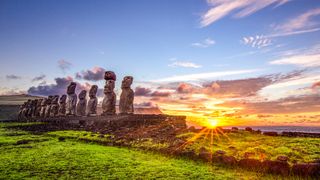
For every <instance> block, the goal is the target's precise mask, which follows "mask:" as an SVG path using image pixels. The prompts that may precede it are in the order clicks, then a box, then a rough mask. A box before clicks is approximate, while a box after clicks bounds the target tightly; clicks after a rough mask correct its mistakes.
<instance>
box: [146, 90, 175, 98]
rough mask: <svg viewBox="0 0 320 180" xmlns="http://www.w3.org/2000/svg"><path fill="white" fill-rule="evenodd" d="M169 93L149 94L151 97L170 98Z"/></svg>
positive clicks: (157, 92) (156, 92) (155, 92)
mask: <svg viewBox="0 0 320 180" xmlns="http://www.w3.org/2000/svg"><path fill="white" fill-rule="evenodd" d="M170 95H171V93H170V92H164V91H154V92H152V93H151V94H150V96H152V97H168V96H170Z"/></svg>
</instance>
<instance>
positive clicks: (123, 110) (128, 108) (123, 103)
mask: <svg viewBox="0 0 320 180" xmlns="http://www.w3.org/2000/svg"><path fill="white" fill-rule="evenodd" d="M132 81H133V77H132V76H125V77H124V78H123V80H122V84H121V89H122V92H121V95H120V103H119V111H120V114H133V100H134V92H133V90H132V89H131V87H130V86H131V84H132Z"/></svg>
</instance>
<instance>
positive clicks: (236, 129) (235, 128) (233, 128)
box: [231, 127, 239, 131]
mask: <svg viewBox="0 0 320 180" xmlns="http://www.w3.org/2000/svg"><path fill="white" fill-rule="evenodd" d="M231 130H232V131H238V130H239V128H237V127H232V128H231Z"/></svg>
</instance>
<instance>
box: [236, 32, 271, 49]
mask: <svg viewBox="0 0 320 180" xmlns="http://www.w3.org/2000/svg"><path fill="white" fill-rule="evenodd" d="M242 43H243V44H245V45H250V46H251V47H253V48H258V49H260V48H263V47H267V46H270V45H271V44H272V40H271V39H269V38H267V37H265V36H263V35H261V36H249V37H243V39H242Z"/></svg>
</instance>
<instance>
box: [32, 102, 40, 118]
mask: <svg viewBox="0 0 320 180" xmlns="http://www.w3.org/2000/svg"><path fill="white" fill-rule="evenodd" d="M37 105H38V99H34V100H32V108H31V112H30V114H31V117H33V118H34V117H37V116H36V113H37Z"/></svg>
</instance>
